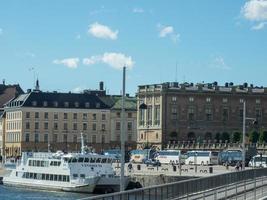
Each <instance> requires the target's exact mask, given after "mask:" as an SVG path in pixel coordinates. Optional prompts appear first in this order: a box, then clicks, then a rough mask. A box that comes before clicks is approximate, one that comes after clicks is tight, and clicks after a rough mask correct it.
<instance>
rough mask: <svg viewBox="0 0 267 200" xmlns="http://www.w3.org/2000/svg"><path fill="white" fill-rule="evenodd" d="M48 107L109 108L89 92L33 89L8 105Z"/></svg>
mask: <svg viewBox="0 0 267 200" xmlns="http://www.w3.org/2000/svg"><path fill="white" fill-rule="evenodd" d="M15 106H21V107H46V108H76V109H78V108H80V109H85V108H86V109H106V108H109V106H108V105H107V104H105V103H104V102H103V101H102V100H101V99H100V98H99V97H98V96H96V95H91V94H87V93H79V94H77V93H57V92H40V91H33V92H30V93H28V94H22V95H20V96H18V97H17V98H16V99H14V100H13V101H11V102H10V103H9V104H8V105H7V107H15Z"/></svg>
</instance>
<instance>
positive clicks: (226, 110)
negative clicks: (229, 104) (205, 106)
mask: <svg viewBox="0 0 267 200" xmlns="http://www.w3.org/2000/svg"><path fill="white" fill-rule="evenodd" d="M228 113H229V112H228V109H227V108H223V112H222V115H223V121H227V120H228V118H229V116H228V115H229V114H228Z"/></svg>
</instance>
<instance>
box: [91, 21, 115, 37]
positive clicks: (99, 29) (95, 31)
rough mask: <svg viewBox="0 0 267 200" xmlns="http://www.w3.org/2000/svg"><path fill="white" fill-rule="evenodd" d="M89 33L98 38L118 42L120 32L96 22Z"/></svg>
mask: <svg viewBox="0 0 267 200" xmlns="http://www.w3.org/2000/svg"><path fill="white" fill-rule="evenodd" d="M88 33H89V34H91V35H92V36H94V37H97V38H102V39H110V40H116V39H117V35H118V33H119V31H118V30H115V31H113V30H111V29H110V28H109V27H108V26H105V25H102V24H99V23H97V22H95V23H93V24H91V25H90V26H89V30H88Z"/></svg>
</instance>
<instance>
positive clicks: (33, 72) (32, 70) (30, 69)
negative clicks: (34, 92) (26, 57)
mask: <svg viewBox="0 0 267 200" xmlns="http://www.w3.org/2000/svg"><path fill="white" fill-rule="evenodd" d="M29 71H30V72H32V74H33V88H35V79H36V72H35V69H34V67H31V68H29Z"/></svg>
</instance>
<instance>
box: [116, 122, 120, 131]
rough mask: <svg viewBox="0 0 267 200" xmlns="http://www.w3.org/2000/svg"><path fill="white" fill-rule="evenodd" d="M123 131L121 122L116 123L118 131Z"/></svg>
mask: <svg viewBox="0 0 267 200" xmlns="http://www.w3.org/2000/svg"><path fill="white" fill-rule="evenodd" d="M119 130H121V123H120V122H116V131H119Z"/></svg>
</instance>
